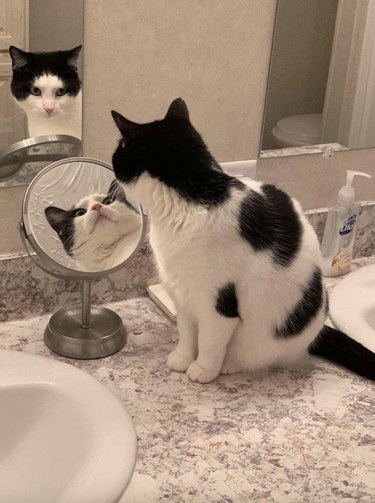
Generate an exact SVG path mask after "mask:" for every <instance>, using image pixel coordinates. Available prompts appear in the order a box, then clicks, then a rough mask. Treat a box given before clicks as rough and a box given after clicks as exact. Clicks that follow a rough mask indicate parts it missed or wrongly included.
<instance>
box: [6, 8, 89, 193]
mask: <svg viewBox="0 0 375 503" xmlns="http://www.w3.org/2000/svg"><path fill="white" fill-rule="evenodd" d="M83 2H84V0H64V1H63V2H61V1H60V0H1V1H0V187H10V186H17V185H27V184H28V183H30V181H31V180H32V179H33V177H34V176H35V175H36V174H37V173H38V172H39V171H40V170H41V169H42V168H44V167H45V166H46V165H47V164H50V163H51V162H53V161H56V160H59V159H63V158H66V157H72V156H77V155H79V154H80V152H81V136H82V135H81V130H82V79H83V76H82V53H83V47H82V42H83Z"/></svg>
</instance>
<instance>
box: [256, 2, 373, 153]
mask: <svg viewBox="0 0 375 503" xmlns="http://www.w3.org/2000/svg"><path fill="white" fill-rule="evenodd" d="M374 30H375V2H374V0H278V4H277V13H276V21H275V31H274V41H273V51H272V58H271V65H270V73H269V84H268V91H267V99H266V106H265V115H264V122H263V137H262V141H261V147H260V148H261V151H260V157H275V156H282V155H295V154H308V153H317V152H324V151H326V152H329V151H336V150H348V149H359V148H367V147H374V146H375V85H374V83H375V38H374V36H373V33H374Z"/></svg>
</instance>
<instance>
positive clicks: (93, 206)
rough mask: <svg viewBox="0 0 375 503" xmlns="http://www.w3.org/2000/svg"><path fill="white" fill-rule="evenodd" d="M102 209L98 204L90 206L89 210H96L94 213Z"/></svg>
mask: <svg viewBox="0 0 375 503" xmlns="http://www.w3.org/2000/svg"><path fill="white" fill-rule="evenodd" d="M101 207H102V205H101V204H100V203H94V204H93V205H92V206H91V209H92V210H96V211H100V208H101Z"/></svg>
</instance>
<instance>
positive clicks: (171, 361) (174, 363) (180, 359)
mask: <svg viewBox="0 0 375 503" xmlns="http://www.w3.org/2000/svg"><path fill="white" fill-rule="evenodd" d="M192 361H193V360H192V359H190V358H188V357H186V356H183V355H181V354H180V353H178V352H177V351H172V352H171V353H169V355H168V360H167V365H168V368H170V369H171V370H175V371H176V372H185V371H186V370H187V369H188V367H189V365H190V364H191V362H192Z"/></svg>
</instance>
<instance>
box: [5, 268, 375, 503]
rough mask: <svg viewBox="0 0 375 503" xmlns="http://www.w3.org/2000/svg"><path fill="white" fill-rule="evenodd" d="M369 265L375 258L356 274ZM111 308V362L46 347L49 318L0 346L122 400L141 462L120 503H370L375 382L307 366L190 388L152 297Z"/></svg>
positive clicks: (19, 324) (8, 334) (14, 325)
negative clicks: (52, 363) (116, 323)
mask: <svg viewBox="0 0 375 503" xmlns="http://www.w3.org/2000/svg"><path fill="white" fill-rule="evenodd" d="M369 263H375V258H372V259H368V258H367V259H360V260H358V261H356V263H355V266H354V267H355V268H358V267H360V266H362V265H367V264H369ZM338 281H339V280H338V279H329V280H328V281H327V286H328V287H329V288H332V287H333V286H334V285H335V284H336V283H337V282H338ZM110 307H112V308H113V309H115V310H116V311H117V312H118V313H119V314H120V315H121V316H122V318H123V320H124V323H125V324H126V327H127V329H128V344H127V345H126V347H125V348H124V349H123V350H122V351H121V352H119V353H117V354H115V355H113V356H111V357H108V358H104V359H101V360H92V361H78V360H75V361H73V360H67V359H65V358H62V357H58V356H56V355H53V354H52V353H51V352H50V351H49V350H48V349H47V348H46V346H45V345H44V343H43V330H44V327H45V325H46V323H47V320H48V317H49V316H43V317H39V318H33V319H28V320H18V321H17V320H16V321H14V320H13V321H10V322H7V323H2V324H0V348H1V349H12V350H16V351H26V352H28V353H34V354H40V355H44V356H48V357H52V358H56V359H58V360H60V361H66V362H69V363H71V364H72V365H74V366H76V367H79V368H81V369H83V370H85V371H87V372H88V373H90V374H92V375H93V376H94V377H95V378H96V379H98V380H99V381H101V382H102V383H104V384H105V385H106V386H108V387H109V388H110V389H111V390H112V391H113V392H114V393H115V394H116V395H117V396H118V398H119V399H120V400H121V401H122V402H123V404H124V405H125V407H126V408H127V410H128V411H129V413H130V414H131V416H132V417H133V420H134V423H135V425H136V429H137V434H138V461H137V466H136V471H135V473H134V477H133V479H132V482H131V484H130V486H129V488H128V491H127V493H126V495H125V497H124V498H123V499H122V500H121V503H123V502H125V501H126V502H128V503H147V502H158V501H170V502H171V503H179V502H191V503H211V502H215V503H230V502H233V503H238V502H246V503H247V502H253V501H256V502H264V503H268V502H270V503H302V502H304V503H310V502H311V503H316V502H318V501H319V502H323V503H331V502H332V503H333V502H338V501H340V502H341V501H342V502H345V503H357V502H368V503H373V502H374V501H375V388H374V383H372V382H369V381H366V380H364V379H361V378H359V377H357V376H355V375H353V374H350V373H349V372H347V371H345V370H343V369H340V368H338V367H335V366H334V365H333V364H330V363H326V362H323V361H320V360H318V359H309V361H308V362H306V364H305V366H304V367H301V368H292V369H287V370H282V371H273V372H272V373H269V374H266V375H257V376H251V375H247V374H237V375H234V376H220V377H219V378H218V379H217V380H216V381H215V382H213V383H210V384H206V385H201V384H194V383H191V382H190V381H189V379H188V378H187V376H186V375H185V374H179V373H174V372H170V371H169V370H168V368H167V367H166V363H165V362H166V358H167V354H168V352H169V351H170V350H171V349H172V348H173V347H174V344H175V342H176V339H177V331H176V326H175V324H174V323H172V322H170V321H169V320H168V319H167V318H166V317H165V316H164V314H163V313H161V312H160V311H159V309H158V308H157V307H156V306H155V305H154V304H153V303H152V301H150V300H149V299H147V298H138V299H130V300H127V301H124V302H117V303H113V304H110ZM124 448H126V446H125V447H124ZM82 503H89V502H82Z"/></svg>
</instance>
